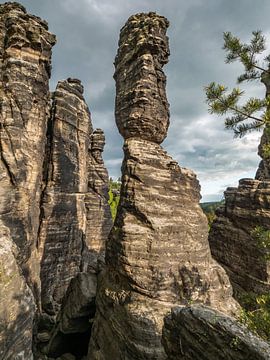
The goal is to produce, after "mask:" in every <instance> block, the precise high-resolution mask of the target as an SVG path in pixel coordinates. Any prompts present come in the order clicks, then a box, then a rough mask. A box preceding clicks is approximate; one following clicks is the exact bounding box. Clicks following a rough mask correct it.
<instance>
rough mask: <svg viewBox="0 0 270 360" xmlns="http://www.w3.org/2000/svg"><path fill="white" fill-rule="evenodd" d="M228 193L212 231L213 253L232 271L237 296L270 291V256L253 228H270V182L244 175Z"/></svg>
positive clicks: (210, 235)
mask: <svg viewBox="0 0 270 360" xmlns="http://www.w3.org/2000/svg"><path fill="white" fill-rule="evenodd" d="M224 194H225V204H224V205H223V206H222V207H221V208H219V209H218V210H217V213H216V215H217V218H216V220H215V221H214V223H213V225H212V227H211V231H210V234H209V242H210V246H211V251H212V254H213V256H214V257H215V259H216V260H218V262H220V263H221V264H222V266H223V267H224V268H225V269H226V271H227V273H228V274H229V277H230V280H231V282H232V285H233V288H234V291H235V296H237V297H239V296H240V297H241V294H243V292H246V291H247V292H250V291H254V292H256V293H265V292H269V289H270V272H269V260H267V258H266V257H265V252H264V251H263V249H262V248H261V247H260V246H259V244H258V241H257V240H256V238H254V236H252V232H253V231H254V229H255V227H256V226H261V227H263V228H265V229H269V228H270V182H269V181H260V180H253V179H242V180H240V181H239V186H238V188H228V189H227V190H226V191H225V193H224Z"/></svg>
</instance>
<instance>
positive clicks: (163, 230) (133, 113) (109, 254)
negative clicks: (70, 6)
mask: <svg viewBox="0 0 270 360" xmlns="http://www.w3.org/2000/svg"><path fill="white" fill-rule="evenodd" d="M167 27H168V21H167V20H166V19H165V18H164V17H161V16H159V15H156V14H155V13H149V14H138V15H135V16H132V17H131V18H130V19H129V20H128V22H127V23H126V25H125V26H124V27H123V29H122V30H121V35H120V42H119V51H118V54H117V57H116V61H115V67H116V72H115V79H116V88H117V95H116V122H117V125H118V128H119V131H120V133H121V134H122V135H123V136H124V138H125V143H124V154H125V158H124V161H123V165H122V186H121V195H120V202H119V207H118V212H117V217H116V220H115V223H114V227H113V229H112V231H111V233H110V236H109V240H108V244H107V247H106V267H105V269H104V271H103V272H102V273H101V275H100V276H99V279H98V294H97V312H96V318H95V321H94V325H93V329H92V336H91V341H90V347H89V353H88V358H89V359H91V360H95V359H104V360H106V359H112V358H113V359H125V360H127V359H129V360H131V359H134V360H135V359H136V360H139V359H155V360H161V359H166V354H165V352H164V348H163V346H162V344H161V334H162V328H163V325H164V318H165V317H166V316H167V314H168V313H170V310H171V308H172V307H173V306H176V305H179V304H182V305H185V304H188V303H189V302H198V303H204V304H208V305H210V306H212V307H213V308H215V309H219V310H221V311H223V312H225V313H227V314H235V313H237V310H238V305H237V303H236V302H235V301H234V300H233V299H232V297H231V293H232V290H231V286H230V283H229V280H228V278H227V276H226V273H225V271H224V270H223V269H222V268H221V267H220V266H219V265H218V264H217V263H216V262H215V261H214V260H213V259H212V257H211V253H210V248H209V244H208V240H207V235H208V225H207V220H206V217H205V216H204V214H203V213H202V210H201V208H200V206H199V200H200V194H199V191H200V186H199V183H198V181H197V179H196V176H195V174H194V173H193V172H192V171H190V170H187V169H183V168H180V167H179V165H178V164H177V162H176V161H174V160H173V159H172V158H171V157H170V156H169V155H168V154H167V153H166V152H165V151H164V150H163V149H162V148H161V147H160V145H159V143H160V142H161V141H162V140H163V139H164V137H165V136H166V130H167V127H168V104H167V101H166V95H165V75H164V73H163V71H162V66H163V65H164V64H165V63H166V62H167V60H168V54H169V49H168V40H167V37H166V29H167ZM132 74H135V75H134V76H135V78H136V81H135V80H134V78H133V77H132ZM149 74H150V75H149ZM149 78H150V79H151V82H150V83H149V81H150V80H149ZM152 89H154V90H153V92H152V91H151V90H152ZM155 89H158V90H157V91H156V90H155ZM142 100H143V101H142ZM127 103H128V112H127V109H126V107H125V104H127Z"/></svg>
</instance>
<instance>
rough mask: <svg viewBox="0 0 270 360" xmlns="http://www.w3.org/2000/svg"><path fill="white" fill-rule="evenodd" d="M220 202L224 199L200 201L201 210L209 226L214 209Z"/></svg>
mask: <svg viewBox="0 0 270 360" xmlns="http://www.w3.org/2000/svg"><path fill="white" fill-rule="evenodd" d="M222 204H224V200H221V201H213V202H204V203H200V205H201V208H202V210H203V212H204V213H205V215H206V216H207V219H208V223H209V226H211V224H212V222H213V220H214V218H215V211H216V209H217V208H218V207H219V206H221V205H222Z"/></svg>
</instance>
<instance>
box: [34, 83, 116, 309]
mask: <svg viewBox="0 0 270 360" xmlns="http://www.w3.org/2000/svg"><path fill="white" fill-rule="evenodd" d="M104 143H105V139H104V135H103V132H102V130H100V129H98V130H96V131H94V132H93V130H92V124H91V119H90V112H89V110H88V107H87V105H86V103H85V100H84V98H83V87H82V85H81V83H80V81H79V80H76V79H67V80H65V81H60V82H59V83H58V86H57V89H56V91H55V93H54V95H53V104H52V115H51V122H50V125H49V128H48V144H47V162H46V164H47V167H46V168H45V172H44V177H45V183H46V187H45V188H44V191H43V199H42V210H43V214H42V223H41V227H40V236H39V251H40V253H41V254H42V260H41V283H42V306H43V310H44V311H45V312H47V313H48V314H50V315H56V314H57V313H58V310H59V309H60V306H61V304H62V300H63V298H64V296H65V294H66V291H67V288H68V286H69V284H70V281H71V279H73V278H74V277H76V276H77V274H79V273H82V272H90V271H91V272H93V273H96V272H97V270H98V269H97V263H98V259H99V258H100V257H102V255H103V256H104V254H103V253H104V251H103V250H104V246H105V240H106V237H107V235H108V232H109V230H110V228H111V216H110V210H109V205H108V203H107V196H108V195H107V193H108V174H107V171H106V169H105V167H104V163H103V160H102V156H101V154H102V151H103V147H104Z"/></svg>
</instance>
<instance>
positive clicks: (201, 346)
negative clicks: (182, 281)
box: [162, 305, 270, 360]
mask: <svg viewBox="0 0 270 360" xmlns="http://www.w3.org/2000/svg"><path fill="white" fill-rule="evenodd" d="M162 341H163V343H164V347H165V349H166V353H167V355H168V358H167V359H168V360H217V359H218V360H247V359H250V360H251V359H252V360H267V359H269V358H270V346H269V344H268V343H267V342H265V341H263V340H262V339H260V338H259V337H256V336H254V335H253V334H252V333H250V332H249V331H248V330H247V328H246V327H244V326H243V325H240V324H239V323H237V322H236V321H234V320H233V319H232V318H230V317H228V316H226V315H224V314H221V313H219V312H218V311H215V310H213V309H209V308H207V307H205V306H201V305H199V306H198V305H197V306H189V307H184V308H175V309H173V310H172V313H171V314H170V315H169V316H168V317H167V318H166V321H165V327H164V330H163V336H162Z"/></svg>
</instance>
